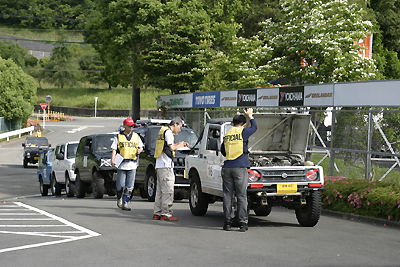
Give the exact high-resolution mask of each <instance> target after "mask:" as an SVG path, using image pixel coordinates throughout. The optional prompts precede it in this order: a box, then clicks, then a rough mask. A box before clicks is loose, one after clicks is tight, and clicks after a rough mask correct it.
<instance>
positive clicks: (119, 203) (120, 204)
mask: <svg viewBox="0 0 400 267" xmlns="http://www.w3.org/2000/svg"><path fill="white" fill-rule="evenodd" d="M117 207H118V208H120V209H121V208H122V198H120V199H118V200H117Z"/></svg>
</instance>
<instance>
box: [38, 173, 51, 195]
mask: <svg viewBox="0 0 400 267" xmlns="http://www.w3.org/2000/svg"><path fill="white" fill-rule="evenodd" d="M39 189H40V194H41V195H42V196H43V197H45V196H47V195H48V194H49V186H48V185H45V184H43V179H42V177H40V178H39Z"/></svg>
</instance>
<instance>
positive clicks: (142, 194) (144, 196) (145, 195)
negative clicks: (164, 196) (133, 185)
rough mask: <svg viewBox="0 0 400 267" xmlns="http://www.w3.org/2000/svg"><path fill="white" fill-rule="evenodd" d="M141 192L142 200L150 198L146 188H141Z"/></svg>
mask: <svg viewBox="0 0 400 267" xmlns="http://www.w3.org/2000/svg"><path fill="white" fill-rule="evenodd" d="M139 192H140V197H141V198H147V197H148V196H147V193H146V190H145V189H144V187H140V188H139Z"/></svg>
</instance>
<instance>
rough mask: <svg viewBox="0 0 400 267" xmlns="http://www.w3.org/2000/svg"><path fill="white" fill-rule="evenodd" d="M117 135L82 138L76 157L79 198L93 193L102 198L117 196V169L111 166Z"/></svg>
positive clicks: (76, 184) (76, 188) (77, 192)
mask: <svg viewBox="0 0 400 267" xmlns="http://www.w3.org/2000/svg"><path fill="white" fill-rule="evenodd" d="M114 138H115V134H95V135H88V136H84V137H82V138H81V140H80V141H79V145H78V149H77V151H76V157H75V174H76V178H75V194H76V197H77V198H83V197H85V194H86V193H90V192H92V193H93V197H94V198H102V197H103V195H104V193H105V192H106V193H107V194H108V195H109V196H115V195H116V193H117V191H116V186H115V181H116V175H114V173H116V172H117V168H115V167H112V166H111V153H112V149H111V145H112V143H113V141H114Z"/></svg>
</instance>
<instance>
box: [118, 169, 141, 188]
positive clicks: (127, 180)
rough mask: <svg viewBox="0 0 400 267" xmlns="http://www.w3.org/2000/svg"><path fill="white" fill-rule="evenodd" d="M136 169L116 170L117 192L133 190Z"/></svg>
mask: <svg viewBox="0 0 400 267" xmlns="http://www.w3.org/2000/svg"><path fill="white" fill-rule="evenodd" d="M135 177H136V169H133V170H117V184H116V185H117V191H124V189H125V188H126V189H128V190H129V191H132V190H133V187H134V185H135Z"/></svg>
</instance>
